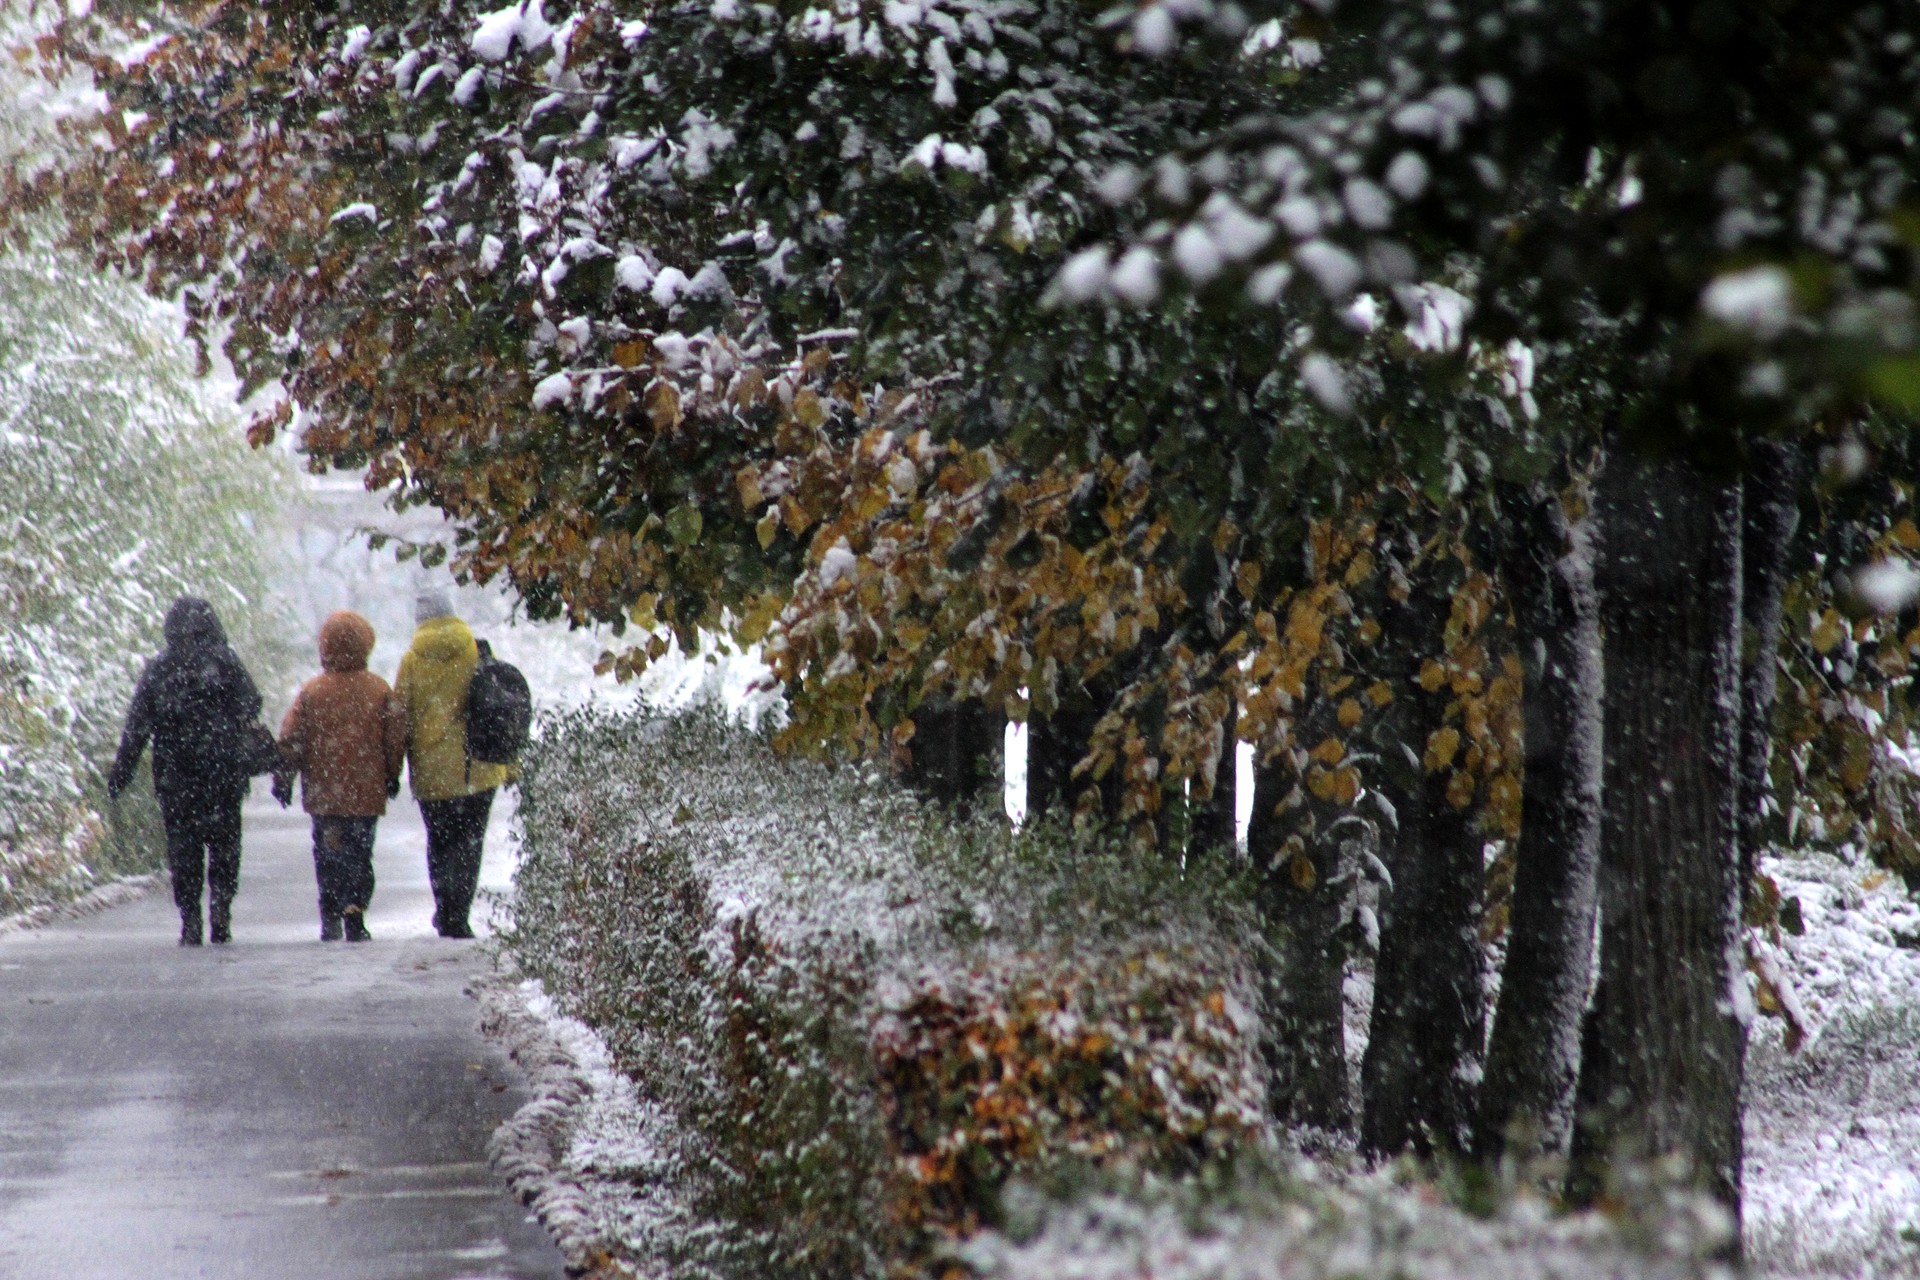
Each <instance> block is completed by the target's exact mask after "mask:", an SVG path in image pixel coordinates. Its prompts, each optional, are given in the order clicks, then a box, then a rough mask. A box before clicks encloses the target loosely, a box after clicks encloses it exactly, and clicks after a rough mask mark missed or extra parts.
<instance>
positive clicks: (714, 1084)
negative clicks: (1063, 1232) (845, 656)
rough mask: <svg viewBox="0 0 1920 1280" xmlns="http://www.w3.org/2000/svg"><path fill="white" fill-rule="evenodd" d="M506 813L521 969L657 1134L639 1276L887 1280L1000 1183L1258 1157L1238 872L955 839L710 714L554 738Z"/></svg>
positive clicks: (1032, 836)
mask: <svg viewBox="0 0 1920 1280" xmlns="http://www.w3.org/2000/svg"><path fill="white" fill-rule="evenodd" d="M520 821H521V823H522V835H523V840H524V847H523V861H522V863H521V867H520V872H519V876H518V886H517V893H516V897H515V901H514V912H513V916H514V919H513V924H512V927H511V930H510V931H509V934H508V941H509V945H510V947H511V949H512V952H513V954H514V955H515V957H516V958H517V959H518V961H519V963H520V965H521V966H522V967H523V969H524V970H525V971H526V972H528V973H529V974H531V975H534V976H537V977H538V978H540V979H542V980H543V982H544V983H545V984H546V988H547V990H548V991H549V992H551V993H552V994H553V997H554V999H555V1001H556V1003H557V1004H558V1005H559V1006H560V1008H561V1009H562V1010H563V1011H564V1012H565V1013H567V1014H570V1015H573V1016H575V1017H578V1018H580V1019H582V1020H584V1021H585V1022H586V1023H588V1024H589V1025H591V1026H593V1027H595V1028H596V1029H598V1030H599V1031H600V1033H601V1034H602V1035H603V1036H604V1037H605V1038H606V1040H607V1042H608V1044H609V1046H610V1047H611V1049H612V1051H613V1055H614V1058H615V1060H616V1061H617V1062H618V1063H619V1065H620V1066H621V1067H622V1068H623V1069H624V1070H625V1071H627V1072H628V1073H630V1074H631V1075H632V1077H633V1078H634V1079H635V1080H636V1081H637V1082H638V1083H639V1086H640V1088H641V1090H642V1091H643V1092H644V1093H645V1094H646V1095H647V1096H648V1097H649V1098H650V1099H651V1100H652V1101H654V1102H656V1103H658V1104H660V1105H661V1106H662V1108H663V1109H664V1111H665V1113H666V1114H667V1115H668V1116H670V1117H671V1118H672V1121H673V1123H672V1125H671V1126H670V1128H669V1129H668V1132H670V1133H671V1134H672V1135H673V1136H672V1137H671V1138H668V1139H663V1138H661V1137H660V1136H659V1134H657V1133H656V1135H655V1137H654V1139H653V1142H652V1143H651V1144H650V1150H651V1151H652V1157H651V1159H652V1163H651V1164H650V1166H649V1170H648V1171H647V1173H646V1174H645V1180H646V1181H647V1183H648V1189H647V1191H646V1193H645V1195H644V1196H639V1195H638V1194H637V1195H636V1204H639V1203H640V1202H641V1201H642V1200H644V1201H645V1203H646V1204H648V1205H651V1206H653V1209H652V1210H650V1211H649V1214H650V1216H649V1215H648V1214H642V1215H635V1216H634V1217H632V1218H630V1220H629V1223H628V1227H627V1232H626V1234H627V1239H626V1241H625V1245H624V1248H625V1249H626V1250H627V1252H628V1256H629V1257H631V1258H632V1259H633V1260H634V1261H635V1263H636V1264H638V1265H640V1267H641V1269H643V1270H651V1269H652V1268H653V1267H654V1266H655V1265H659V1266H663V1267H664V1266H668V1265H670V1266H671V1267H672V1268H674V1270H675V1273H676V1274H701V1273H705V1274H719V1275H737V1276H747V1275H754V1276H768V1275H790V1276H823V1277H824V1276H833V1277H850V1276H863V1275H864V1276H879V1275H883V1274H887V1273H889V1272H890V1271H892V1270H893V1269H894V1268H895V1267H897V1266H899V1265H901V1264H903V1263H925V1262H927V1261H928V1260H930V1259H933V1258H936V1257H939V1256H943V1255H944V1254H945V1253H946V1252H947V1251H948V1250H949V1249H950V1247H951V1246H952V1245H953V1243H954V1242H956V1241H958V1240H961V1239H964V1238H966V1237H968V1236H971V1235H972V1234H973V1233H975V1232H976V1231H977V1230H978V1229H979V1228H980V1227H981V1226H982V1225H984V1224H990V1223H991V1222H993V1221H995V1220H996V1219H997V1215H998V1212H999V1207H998V1198H999V1192H1000V1191H1001V1189H1002V1188H1003V1187H1004V1186H1005V1185H1006V1184H1007V1182H1008V1180H1009V1179H1010V1178H1011V1177H1013V1176H1014V1175H1016V1174H1025V1175H1028V1176H1034V1177H1038V1176H1046V1175H1049V1174H1058V1173H1062V1172H1064V1171H1069V1170H1071V1169H1073V1168H1090V1169H1109V1170H1110V1169H1116V1168H1124V1169H1132V1170H1153V1171H1158V1172H1160V1173H1163V1174H1176V1173H1187V1172H1192V1171H1195V1170H1197V1169H1200V1168H1203V1167H1206V1166H1208V1165H1210V1164H1212V1163H1215V1161H1216V1158H1217V1157H1219V1156H1222V1155H1225V1154H1229V1153H1231V1152H1233V1151H1235V1150H1238V1149H1243V1148H1247V1147H1250V1146H1258V1145H1261V1144H1263V1143H1266V1142H1268V1141H1269V1140H1270V1135H1269V1133H1268V1131H1267V1127H1266V1121H1265V1119H1264V1092H1263V1090H1264V1072H1263V1071H1262V1069H1261V1065H1260V1060H1259V1053H1258V1048H1257V1041H1258V1034H1257V1033H1258V1027H1257V1024H1256V1019H1255V1017H1254V1015H1253V1013H1252V1012H1251V1011H1252V1010H1253V1009H1255V1008H1256V1007H1258V1004H1259V999H1258V996H1257V993H1256V976H1255V959H1256V956H1257V953H1258V951H1259V948H1260V947H1261V946H1262V942H1261V938H1260V934H1259V932H1258V929H1257V927H1256V925H1255V922H1254V916H1253V914H1252V912H1251V911H1250V910H1249V908H1248V906H1247V902H1246V898H1245V896H1244V894H1243V893H1242V892H1241V890H1240V886H1239V884H1238V882H1237V881H1236V880H1235V878H1234V876H1233V874H1232V872H1231V869H1230V868H1224V867H1222V868H1213V867H1201V866H1193V867H1188V868H1186V869H1185V870H1184V871H1183V870H1182V869H1179V868H1175V867H1172V866H1169V865H1166V864H1163V863H1159V862H1156V861H1151V860H1147V861H1143V860H1141V859H1140V858H1139V857H1138V856H1137V855H1134V854H1131V853H1128V852H1126V851H1124V850H1121V849H1118V848H1107V847H1104V846H1101V845H1099V844H1097V843H1094V842H1089V841H1076V840H1073V839H1070V838H1068V837H1067V836H1066V835H1065V834H1064V833H1062V832H1059V831H1057V830H1043V831H1037V832H1033V833H1029V834H1026V835H1023V836H1021V837H1018V838H1015V837H1013V836H1011V835H1010V834H1009V833H1007V832H1006V831H1005V830H1004V828H1003V827H1002V826H1000V825H999V824H998V823H996V822H990V821H989V822H981V823H979V824H971V825H970V824H966V823H959V822H955V821H953V820H951V819H950V818H948V817H946V816H945V815H943V814H940V813H937V812H934V811H932V810H929V809H926V808H923V807H921V806H920V805H918V804H916V803H915V802H914V801H913V800H912V799H911V798H909V797H908V796H906V795H904V794H903V793H901V792H900V791H899V790H898V789H897V788H896V787H894V786H893V785H892V784H891V783H890V782H888V781H886V780H885V779H884V778H882V777H880V776H879V775H878V774H877V773H876V772H874V771H872V770H870V769H868V768H865V767H861V766H843V767H841V768H838V769H830V768H827V767H825V766H821V765H816V764H809V763H800V762H794V761H789V760H783V759H780V758H778V757H776V756H775V755H774V754H773V753H772V751H771V750H770V749H769V748H768V747H767V746H766V745H765V744H764V742H763V741H761V740H760V739H758V738H756V737H754V736H753V735H751V734H749V733H748V732H747V731H745V730H744V729H741V728H738V727H735V726H732V725H729V724H727V723H726V722H725V721H724V720H723V719H722V717H721V716H720V715H719V714H718V713H717V712H714V711H712V710H701V711H695V712H690V713H686V714H682V715H680V716H676V717H673V718H652V717H649V716H648V715H646V714H645V713H644V712H643V713H640V714H636V715H633V716H619V717H615V716H610V715H608V714H606V713H603V712H597V711H592V710H588V711H583V712H578V713H572V714H568V715H565V716H563V717H560V718H558V719H557V720H554V721H550V722H549V723H548V724H547V726H546V728H545V732H544V733H543V735H542V737H541V741H540V743H539V745H538V746H537V747H536V749H535V750H534V751H533V753H532V755H531V757H530V758H529V760H528V761H527V773H526V779H525V782H524V796H523V800H522V802H521V807H520ZM663 1146H664V1147H666V1148H670V1149H661V1148H662V1147H663ZM663 1189H671V1192H672V1194H671V1195H670V1196H668V1195H663ZM687 1223H700V1224H704V1225H702V1226H700V1227H697V1228H689V1227H687V1226H686V1225H685V1224H687Z"/></svg>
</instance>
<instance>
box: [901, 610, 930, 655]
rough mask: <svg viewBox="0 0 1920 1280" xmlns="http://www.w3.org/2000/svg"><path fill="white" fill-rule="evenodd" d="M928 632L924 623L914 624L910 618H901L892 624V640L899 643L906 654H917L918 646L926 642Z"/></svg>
mask: <svg viewBox="0 0 1920 1280" xmlns="http://www.w3.org/2000/svg"><path fill="white" fill-rule="evenodd" d="M929 630H930V629H929V628H928V627H927V625H926V624H925V623H922V622H916V621H914V620H913V619H912V618H902V619H900V620H899V621H898V622H896V623H894V624H893V638H894V639H895V640H897V641H899V643H900V647H901V648H902V649H905V650H906V651H907V652H908V653H918V652H919V651H920V646H921V645H923V644H925V643H926V642H927V635H928V632H929Z"/></svg>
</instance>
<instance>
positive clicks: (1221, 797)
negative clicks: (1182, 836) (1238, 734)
mask: <svg viewBox="0 0 1920 1280" xmlns="http://www.w3.org/2000/svg"><path fill="white" fill-rule="evenodd" d="M1220 736H1221V739H1222V743H1221V748H1220V765H1219V768H1218V769H1216V770H1215V771H1214V778H1213V794H1212V795H1211V796H1208V797H1206V798H1204V799H1202V798H1200V797H1198V796H1193V797H1189V799H1188V809H1187V811H1188V813H1189V814H1190V815H1191V817H1190V819H1189V821H1188V825H1187V848H1188V849H1190V850H1192V851H1194V852H1199V851H1200V850H1203V849H1228V850H1231V849H1232V848H1233V847H1234V844H1235V842H1236V841H1237V840H1238V839H1239V833H1238V832H1237V831H1236V830H1235V829H1234V826H1235V817H1236V815H1237V811H1238V807H1239V774H1240V769H1239V759H1238V752H1239V749H1240V743H1239V739H1237V738H1235V737H1234V734H1233V717H1232V716H1231V715H1229V716H1228V717H1227V721H1226V723H1225V724H1223V725H1221V726H1220Z"/></svg>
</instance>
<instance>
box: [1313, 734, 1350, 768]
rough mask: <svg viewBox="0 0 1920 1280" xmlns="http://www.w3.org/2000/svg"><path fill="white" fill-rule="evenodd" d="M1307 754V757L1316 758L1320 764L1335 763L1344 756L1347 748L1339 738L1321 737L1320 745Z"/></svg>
mask: <svg viewBox="0 0 1920 1280" xmlns="http://www.w3.org/2000/svg"><path fill="white" fill-rule="evenodd" d="M1307 754H1308V756H1309V758H1311V759H1314V760H1318V761H1319V762H1320V763H1321V764H1325V765H1335V764H1339V763H1340V761H1341V760H1342V758H1344V757H1345V756H1346V754H1347V748H1346V744H1345V743H1343V742H1341V741H1340V739H1338V738H1334V737H1328V738H1323V739H1321V742H1320V745H1319V746H1317V747H1315V748H1314V749H1313V750H1312V751H1310V752H1308V753H1307Z"/></svg>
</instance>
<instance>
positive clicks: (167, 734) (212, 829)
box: [107, 596, 260, 947]
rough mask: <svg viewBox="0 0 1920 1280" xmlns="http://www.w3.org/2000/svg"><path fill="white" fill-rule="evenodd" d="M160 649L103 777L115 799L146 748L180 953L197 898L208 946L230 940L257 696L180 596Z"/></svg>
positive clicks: (206, 623)
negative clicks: (247, 739)
mask: <svg viewBox="0 0 1920 1280" xmlns="http://www.w3.org/2000/svg"><path fill="white" fill-rule="evenodd" d="M166 638H167V646H166V648H165V649H162V650H161V651H160V654H159V656H158V657H156V658H154V659H153V660H152V661H151V662H149V663H147V666H146V670H144V671H142V672H141V673H140V682H139V684H137V685H135V686H134V690H133V704H132V705H131V706H130V707H129V708H128V709H127V725H126V729H125V731H124V732H123V733H122V734H121V735H120V750H119V753H118V754H117V755H115V757H114V761H113V769H112V771H111V772H109V773H108V775H107V795H108V796H109V797H110V798H117V797H118V796H119V795H120V793H121V792H122V791H125V790H126V789H127V784H128V783H130V782H132V781H133V771H134V767H135V766H136V765H138V764H139V763H140V753H141V752H142V751H144V750H146V746H147V743H148V741H149V740H151V741H152V743H153V789H154V792H155V794H156V795H157V796H158V797H159V799H160V816H161V819H162V820H163V821H164V822H165V824H166V828H167V870H168V872H169V873H170V874H171V875H172V877H173V901H174V905H175V906H177V907H179V908H180V945H181V946H183V947H197V946H199V945H200V888H201V885H202V884H203V883H204V884H205V885H206V888H207V891H208V895H207V896H208V911H207V922H208V925H209V926H210V931H211V933H212V935H213V940H214V941H215V942H217V943H220V942H227V941H230V940H231V938H232V922H233V895H234V891H235V890H236V889H237V888H238V887H239V884H240V802H241V800H243V799H244V798H245V797H246V794H247V784H248V781H249V778H250V772H249V769H248V766H247V761H246V756H245V744H244V739H243V733H244V731H245V730H246V728H247V726H249V725H251V724H252V723H253V722H254V721H255V719H257V718H258V716H259V715H260V690H259V689H258V688H257V687H255V685H254V683H253V677H252V676H250V675H248V674H247V669H246V668H245V667H244V666H242V665H241V663H240V658H239V655H237V654H236V653H234V651H233V649H232V647H231V646H229V645H228V644H227V633H226V631H225V630H224V629H222V628H221V626H220V619H219V617H218V615H216V614H215V613H214V611H213V606H212V605H210V604H208V603H207V602H206V601H205V600H202V599H199V598H198V597H196V596H182V597H181V598H180V599H178V600H176V601H174V602H173V607H172V608H171V609H169V610H167V622H166Z"/></svg>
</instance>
